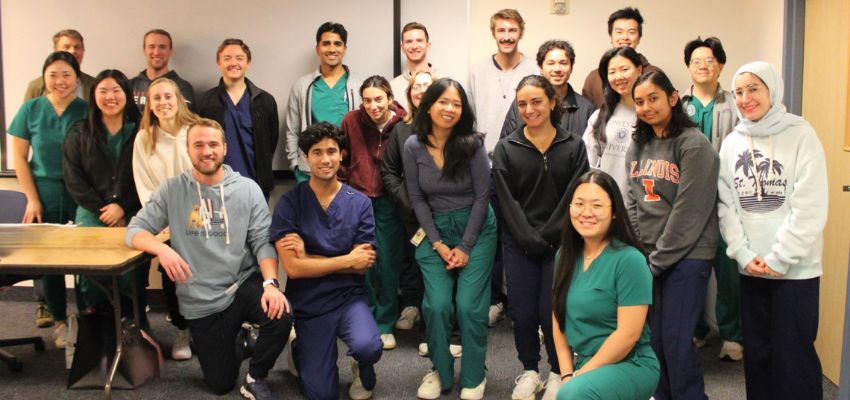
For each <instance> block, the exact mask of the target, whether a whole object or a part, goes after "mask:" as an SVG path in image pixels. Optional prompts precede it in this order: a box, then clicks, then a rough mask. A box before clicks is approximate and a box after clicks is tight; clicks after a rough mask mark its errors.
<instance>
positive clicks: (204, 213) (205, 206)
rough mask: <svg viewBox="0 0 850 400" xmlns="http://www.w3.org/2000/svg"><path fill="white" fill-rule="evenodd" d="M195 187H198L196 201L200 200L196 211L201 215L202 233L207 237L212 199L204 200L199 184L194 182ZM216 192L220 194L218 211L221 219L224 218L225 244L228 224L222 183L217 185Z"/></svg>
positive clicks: (211, 213)
mask: <svg viewBox="0 0 850 400" xmlns="http://www.w3.org/2000/svg"><path fill="white" fill-rule="evenodd" d="M195 187H196V188H197V189H198V201H199V202H200V208H199V210H198V213H199V214H200V217H201V222H202V223H203V225H204V233H205V234H206V237H207V239H209V238H210V228H211V227H212V224H211V223H210V221H211V220H212V216H213V212H212V201H210V200H209V199H207V201H204V197H203V196H202V195H201V184H200V183H198V182H195ZM218 193H219V195H220V196H221V209H220V210H219V212H220V213H221V216H222V219H223V220H224V236H225V241H224V243H225V244H230V224H229V223H228V220H227V207H225V205H224V184H221V185H219V186H218Z"/></svg>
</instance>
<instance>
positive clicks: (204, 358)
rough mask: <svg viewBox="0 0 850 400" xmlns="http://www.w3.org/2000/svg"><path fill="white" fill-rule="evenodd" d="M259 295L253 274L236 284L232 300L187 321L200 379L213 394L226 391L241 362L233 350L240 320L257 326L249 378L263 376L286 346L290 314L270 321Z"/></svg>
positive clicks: (260, 288) (259, 284)
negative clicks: (201, 376)
mask: <svg viewBox="0 0 850 400" xmlns="http://www.w3.org/2000/svg"><path fill="white" fill-rule="evenodd" d="M262 295H263V281H262V278H261V277H260V275H259V274H254V275H252V276H251V277H250V278H248V280H246V281H245V283H243V284H242V285H241V286H239V289H237V290H236V295H235V297H234V299H233V303H230V306H229V307H227V308H226V309H224V311H220V312H218V313H215V314H212V315H208V316H206V317H203V318H198V319H192V320H187V322H188V324H189V330H190V332H191V333H192V342H193V343H194V345H195V354H197V356H198V362H199V363H200V364H201V372H203V374H204V381H205V382H206V383H207V386H208V387H209V388H210V390H211V391H212V392H213V393H215V394H219V395H220V394H225V393H227V392H229V391H230V390H231V389H233V386H234V385H235V383H236V378H237V375H238V374H239V365H240V364H241V363H242V357H241V355H242V351H241V350H238V349H237V344H236V335H237V334H238V333H239V330H240V329H241V327H242V322H245V321H248V322H250V323H252V324H259V325H260V332H259V335H258V336H257V343H256V345H255V346H254V352H253V355H252V356H251V363H250V366H249V367H248V373H249V374H251V377H252V378H254V379H265V378H266V376H267V375H268V373H269V370H271V369H272V367H273V366H274V363H275V361H277V357H278V356H279V355H280V353H281V352H282V351H283V348H284V346H286V340H287V338H288V337H289V329H290V328H291V327H292V316H291V314H284V315H283V317H282V318H281V319H271V320H270V319H269V317H268V316H267V315H266V313H265V312H263V309H262V306H261V305H260V298H261V297H262Z"/></svg>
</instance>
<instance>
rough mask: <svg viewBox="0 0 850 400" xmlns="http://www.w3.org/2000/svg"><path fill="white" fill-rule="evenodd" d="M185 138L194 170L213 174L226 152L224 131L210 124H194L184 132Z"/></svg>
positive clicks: (219, 166)
mask: <svg viewBox="0 0 850 400" xmlns="http://www.w3.org/2000/svg"><path fill="white" fill-rule="evenodd" d="M186 140H187V141H188V142H189V146H188V151H189V159H190V160H192V167H194V168H195V171H196V172H198V173H200V174H201V175H205V176H211V175H215V174H216V172H218V171H219V169H221V165H222V164H224V155H225V154H227V145H226V144H224V133H223V132H222V131H220V130H218V129H216V128H213V127H210V126H202V125H196V126H193V127H192V129H189V132H187V133H186Z"/></svg>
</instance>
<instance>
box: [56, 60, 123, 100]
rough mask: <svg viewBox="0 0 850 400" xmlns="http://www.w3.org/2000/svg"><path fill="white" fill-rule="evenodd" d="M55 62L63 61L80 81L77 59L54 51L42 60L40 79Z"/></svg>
mask: <svg viewBox="0 0 850 400" xmlns="http://www.w3.org/2000/svg"><path fill="white" fill-rule="evenodd" d="M56 61H64V62H65V63H67V64H68V65H70V66H71V69H73V70H74V77H76V78H77V79H80V63H78V62H77V59H76V58H74V55H73V54H71V53H69V52H67V51H54V52H52V53H50V54H49V55H48V56H47V58H46V59H45V60H44V66H42V67H41V76H42V78H43V77H44V73H45V72H47V67H49V66H50V65H51V64H53V63H55V62H56ZM131 98H132V97H131Z"/></svg>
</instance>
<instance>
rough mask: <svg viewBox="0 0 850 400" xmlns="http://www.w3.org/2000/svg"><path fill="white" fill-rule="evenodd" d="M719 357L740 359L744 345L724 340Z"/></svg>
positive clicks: (730, 359) (722, 358) (742, 355)
mask: <svg viewBox="0 0 850 400" xmlns="http://www.w3.org/2000/svg"><path fill="white" fill-rule="evenodd" d="M719 357H720V359H721V360H723V361H741V360H742V359H743V358H744V346H741V344H740V343H738V342H733V341H731V340H724V341H723V346H722V347H721V348H720V356H719Z"/></svg>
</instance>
